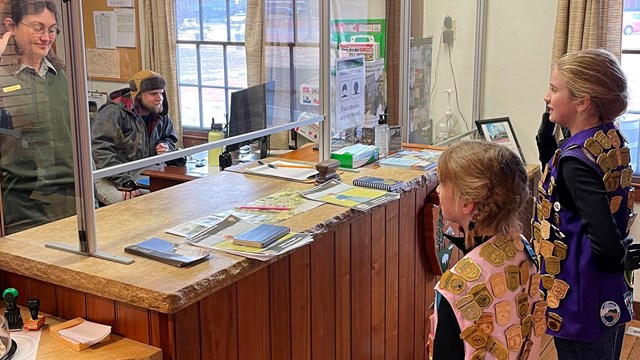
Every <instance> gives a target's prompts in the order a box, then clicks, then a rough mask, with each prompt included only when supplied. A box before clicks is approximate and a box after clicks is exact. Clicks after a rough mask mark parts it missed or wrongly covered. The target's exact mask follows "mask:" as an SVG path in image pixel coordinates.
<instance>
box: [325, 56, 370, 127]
mask: <svg viewBox="0 0 640 360" xmlns="http://www.w3.org/2000/svg"><path fill="white" fill-rule="evenodd" d="M364 85H365V82H364V56H362V55H358V56H354V57H348V58H339V59H336V91H335V94H336V101H335V104H336V121H334V122H333V124H332V125H333V126H335V128H334V129H332V130H333V131H334V132H336V133H338V132H342V131H344V130H346V129H349V128H352V127H356V126H361V125H362V122H363V120H364V112H365V109H364V92H365V86H364Z"/></svg>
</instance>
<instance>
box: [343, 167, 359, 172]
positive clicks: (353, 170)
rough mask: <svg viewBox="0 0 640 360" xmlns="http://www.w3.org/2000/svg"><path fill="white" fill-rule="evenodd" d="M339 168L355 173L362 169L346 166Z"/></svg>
mask: <svg viewBox="0 0 640 360" xmlns="http://www.w3.org/2000/svg"><path fill="white" fill-rule="evenodd" d="M338 170H341V171H346V172H353V173H359V172H360V169H352V168H344V167H339V168H338Z"/></svg>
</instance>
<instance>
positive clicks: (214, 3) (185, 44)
mask: <svg viewBox="0 0 640 360" xmlns="http://www.w3.org/2000/svg"><path fill="white" fill-rule="evenodd" d="M245 18H246V1H245V0H188V1H177V2H176V39H177V41H176V42H177V51H176V55H177V69H178V93H179V97H180V119H181V121H182V126H184V127H185V128H195V129H208V128H210V126H211V119H212V118H215V119H216V122H219V123H224V114H226V113H227V112H228V111H227V109H228V108H229V98H230V92H232V91H234V90H238V89H243V88H246V87H247V71H246V68H247V66H246V58H245V50H244V46H245V44H244V37H245Z"/></svg>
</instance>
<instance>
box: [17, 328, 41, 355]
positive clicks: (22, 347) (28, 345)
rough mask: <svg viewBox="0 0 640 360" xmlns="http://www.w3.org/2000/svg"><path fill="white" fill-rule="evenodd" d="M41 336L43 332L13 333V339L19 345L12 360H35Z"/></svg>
mask: <svg viewBox="0 0 640 360" xmlns="http://www.w3.org/2000/svg"><path fill="white" fill-rule="evenodd" d="M41 334H42V330H38V331H24V330H23V331H19V332H12V333H11V339H12V340H13V341H15V342H16V345H18V348H17V349H16V353H15V355H13V357H12V360H35V359H36V356H37V355H38V347H39V345H40V335H41Z"/></svg>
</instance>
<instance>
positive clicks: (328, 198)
mask: <svg viewBox="0 0 640 360" xmlns="http://www.w3.org/2000/svg"><path fill="white" fill-rule="evenodd" d="M300 193H301V194H302V195H303V196H305V197H307V198H309V199H312V200H317V201H323V202H326V203H329V204H335V205H339V206H345V207H350V208H353V209H357V210H363V211H364V210H368V209H371V208H372V207H374V206H377V205H380V204H384V203H386V202H388V201H392V200H397V199H399V198H400V194H398V193H390V192H387V191H384V190H377V189H367V188H362V187H356V186H351V185H347V184H344V183H342V182H340V181H338V180H330V181H327V182H325V183H324V184H320V185H318V186H316V187H313V188H311V189H309V190H305V191H301V192H300Z"/></svg>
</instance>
